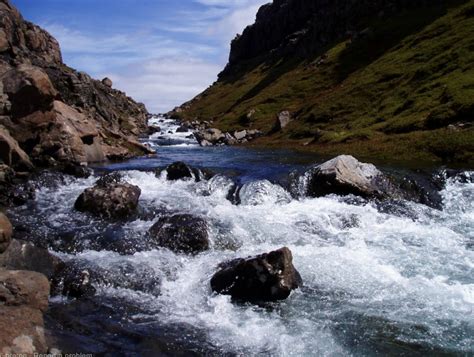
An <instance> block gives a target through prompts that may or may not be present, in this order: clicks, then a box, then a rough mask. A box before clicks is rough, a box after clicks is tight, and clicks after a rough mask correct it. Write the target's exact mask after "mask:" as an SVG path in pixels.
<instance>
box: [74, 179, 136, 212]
mask: <svg viewBox="0 0 474 357" xmlns="http://www.w3.org/2000/svg"><path fill="white" fill-rule="evenodd" d="M140 194H141V190H140V188H139V187H138V186H134V185H130V184H128V183H111V184H109V185H106V186H104V185H96V186H94V187H91V188H88V189H86V190H85V191H84V192H83V193H81V195H80V196H79V197H78V198H77V200H76V203H75V204H74V207H75V208H76V209H77V210H78V211H81V212H89V213H92V214H94V215H96V216H102V217H106V218H114V219H123V218H127V217H129V216H130V215H131V214H133V213H134V212H135V211H136V209H137V207H138V199H139V198H140Z"/></svg>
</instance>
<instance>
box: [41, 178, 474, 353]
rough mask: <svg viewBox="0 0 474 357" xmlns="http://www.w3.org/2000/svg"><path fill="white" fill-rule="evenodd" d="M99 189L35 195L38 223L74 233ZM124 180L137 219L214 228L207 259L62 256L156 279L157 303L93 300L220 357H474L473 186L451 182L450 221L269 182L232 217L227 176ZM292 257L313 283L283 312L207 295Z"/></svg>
mask: <svg viewBox="0 0 474 357" xmlns="http://www.w3.org/2000/svg"><path fill="white" fill-rule="evenodd" d="M471 176H472V174H471ZM95 179H96V178H89V179H77V180H76V179H75V180H72V179H71V180H69V181H68V182H67V183H65V184H63V185H61V186H60V187H59V188H42V189H40V190H39V191H38V193H37V200H36V205H37V210H38V212H40V214H41V215H43V216H45V217H48V221H49V224H50V226H51V227H53V228H54V227H60V226H64V225H71V226H73V225H74V224H75V223H74V222H75V217H76V218H77V217H78V216H82V214H80V213H77V212H74V209H73V205H74V201H75V199H76V198H77V197H78V195H79V194H80V193H81V192H82V191H83V190H84V189H85V188H87V187H90V186H92V185H93V184H94V181H95ZM125 179H126V181H128V182H130V183H131V184H134V185H137V186H139V187H140V189H141V190H142V194H141V197H140V205H141V206H142V207H156V208H160V210H166V211H169V212H181V213H191V214H195V215H199V216H203V217H205V218H206V219H207V220H208V222H209V227H210V228H209V229H210V239H211V249H210V250H209V251H208V252H205V253H202V254H199V255H197V256H195V257H193V256H186V255H180V254H174V253H172V252H170V251H168V250H165V249H163V250H153V251H146V252H138V253H135V254H133V255H120V254H118V253H114V252H111V251H95V250H86V251H83V252H80V253H77V254H74V255H73V254H69V255H68V254H61V256H63V257H65V258H66V259H69V260H75V261H80V262H81V264H83V265H86V266H88V267H91V269H93V268H94V267H101V268H106V269H107V268H110V269H113V268H114V267H116V266H117V265H119V266H120V265H124V264H129V265H131V266H133V267H136V268H137V269H138V268H140V269H143V268H146V269H145V274H148V275H145V276H142V277H141V278H142V279H143V278H144V279H149V280H150V279H153V280H159V281H160V288H159V291H158V292H155V293H151V292H143V291H139V290H133V289H126V288H116V287H115V288H114V287H111V286H107V285H104V286H98V287H97V288H98V293H99V294H102V295H104V296H118V297H120V298H122V299H124V300H125V301H133V303H134V304H139V305H140V306H142V307H144V308H145V310H146V313H145V315H146V317H147V318H149V319H156V320H159V321H161V322H163V323H168V322H169V323H186V324H189V325H191V326H194V327H196V328H197V329H200V330H204V331H205V332H206V335H207V337H206V338H207V339H208V340H209V341H210V342H211V343H212V344H213V345H214V346H217V347H218V348H219V349H221V350H222V351H225V352H229V353H232V354H238V355H242V356H243V355H245V356H247V355H272V356H340V355H347V356H348V355H377V354H379V353H382V354H383V352H384V351H385V350H384V349H385V348H386V349H388V350H391V349H393V351H395V352H396V354H399V353H402V352H407V353H408V354H410V353H411V352H410V351H416V346H422V347H423V348H427V349H431V350H432V351H434V353H436V351H438V350H439V351H443V352H447V353H449V352H453V353H456V354H465V355H470V354H472V353H474V348H473V341H474V340H473V333H474V313H473V309H474V274H473V273H474V251H473V247H474V183H472V182H473V181H472V180H471V182H470V183H461V182H459V181H456V180H454V179H451V180H448V182H447V185H446V188H445V189H444V190H443V191H442V196H443V200H444V204H443V205H444V209H443V210H442V211H438V210H435V209H431V208H428V207H426V206H423V205H420V204H415V203H410V202H406V203H405V204H404V206H403V210H404V212H402V213H403V214H396V213H381V212H380V211H379V210H378V209H377V207H376V206H375V204H373V203H359V204H356V203H354V202H352V201H350V200H347V199H345V198H342V197H337V196H328V197H324V198H315V199H309V198H306V199H300V200H296V199H292V198H291V196H290V194H289V193H288V192H286V191H285V190H284V189H283V188H282V187H281V186H279V185H276V184H272V183H270V182H269V181H263V180H258V181H257V182H253V183H250V184H247V185H245V186H244V188H243V189H242V190H241V203H240V204H239V205H236V204H232V203H231V202H230V201H228V200H227V199H226V196H227V194H228V192H229V190H230V189H231V186H232V182H231V181H230V180H229V179H228V178H225V177H223V176H216V177H214V178H213V179H211V180H210V181H202V182H198V183H196V182H191V181H178V182H170V181H167V180H166V179H165V178H164V177H163V176H162V177H156V176H155V174H154V173H152V172H140V171H126V172H125ZM158 218H159V217H155V218H153V219H150V220H136V221H132V222H128V223H126V224H125V226H124V228H125V231H126V232H127V235H128V236H129V237H130V239H133V237H138V236H142V235H144V234H145V233H146V231H147V230H148V229H149V228H150V227H151V226H152V225H153V223H155V222H156V221H157V220H158ZM91 222H93V221H91ZM91 229H92V228H91ZM283 246H287V247H289V248H290V249H291V251H292V252H293V257H294V265H295V267H296V268H297V269H298V271H299V272H300V273H301V276H302V278H303V281H304V287H303V288H301V289H299V290H296V291H294V292H293V293H292V294H291V296H290V297H289V298H288V299H287V300H285V301H282V302H280V303H277V304H272V305H271V306H262V307H259V306H254V305H245V304H235V303H233V302H231V300H230V298H229V297H228V296H219V295H215V294H213V293H212V292H211V290H210V286H209V280H210V278H211V277H212V274H213V273H214V272H215V271H216V266H217V265H218V264H219V263H221V262H222V261H225V260H228V259H231V258H235V257H246V256H251V255H256V254H260V253H263V252H269V251H271V250H275V249H278V248H280V247H283ZM140 318H143V316H142V315H140V316H138V315H137V316H130V319H131V320H132V321H133V320H134V319H140ZM411 348H414V350H411ZM423 351H426V350H423Z"/></svg>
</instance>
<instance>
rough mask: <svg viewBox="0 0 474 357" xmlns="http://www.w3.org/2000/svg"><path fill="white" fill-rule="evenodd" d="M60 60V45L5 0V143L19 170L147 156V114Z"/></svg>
mask: <svg viewBox="0 0 474 357" xmlns="http://www.w3.org/2000/svg"><path fill="white" fill-rule="evenodd" d="M107 84H110V83H106V84H103V83H102V82H100V81H97V80H94V79H92V78H91V77H90V76H88V75H87V74H85V73H82V72H77V71H75V70H74V69H72V68H69V67H68V66H66V65H65V64H64V63H63V62H62V58H61V51H60V47H59V44H58V42H57V41H56V40H55V39H54V38H53V37H52V36H51V35H49V34H48V33H47V32H46V31H44V30H43V29H41V28H39V27H38V26H36V25H34V24H32V23H29V22H27V21H25V20H24V19H23V18H22V16H21V14H20V13H19V12H18V11H17V10H16V9H15V8H14V7H13V6H12V5H11V4H10V3H9V1H8V0H0V146H1V151H0V154H1V159H2V161H3V162H4V163H5V164H7V165H9V166H11V167H13V168H15V169H17V170H25V169H27V170H28V169H31V168H32V167H33V166H34V165H40V166H54V165H56V164H61V163H65V162H68V163H75V164H86V163H90V162H97V161H103V160H106V159H122V158H126V157H129V156H131V155H137V154H144V153H147V152H149V151H148V149H147V148H146V147H144V146H142V145H141V144H139V143H138V141H137V137H138V135H139V134H140V133H141V132H142V131H144V130H145V128H146V119H147V111H146V108H145V106H144V105H143V104H140V103H136V102H135V101H133V100H132V99H131V98H129V97H127V96H126V95H125V94H124V93H122V92H120V91H118V90H115V89H112V88H111V87H110V86H109V85H107Z"/></svg>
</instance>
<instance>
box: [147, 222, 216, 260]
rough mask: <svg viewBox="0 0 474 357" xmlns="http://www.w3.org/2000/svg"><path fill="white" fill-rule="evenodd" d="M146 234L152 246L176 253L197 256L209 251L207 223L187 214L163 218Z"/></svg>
mask: <svg viewBox="0 0 474 357" xmlns="http://www.w3.org/2000/svg"><path fill="white" fill-rule="evenodd" d="M148 234H149V237H150V242H151V245H152V246H157V247H163V248H168V249H169V250H171V251H173V252H176V253H189V254H197V253H200V252H203V251H205V250H208V249H209V233H208V230H207V222H206V221H205V220H204V219H203V218H200V217H196V216H193V215H189V214H177V215H174V216H169V217H163V218H161V219H160V220H159V221H158V222H157V223H156V224H155V225H153V226H152V227H151V228H150V230H149V232H148Z"/></svg>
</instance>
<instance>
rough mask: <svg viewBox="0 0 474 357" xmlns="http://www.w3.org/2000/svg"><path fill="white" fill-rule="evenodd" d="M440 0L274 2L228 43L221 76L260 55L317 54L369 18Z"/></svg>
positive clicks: (359, 27)
mask: <svg viewBox="0 0 474 357" xmlns="http://www.w3.org/2000/svg"><path fill="white" fill-rule="evenodd" d="M442 2H443V1H442V0H274V1H273V3H270V4H267V5H264V6H262V7H261V8H260V10H259V11H258V13H257V17H256V22H255V24H253V25H251V26H248V27H247V28H246V29H245V30H244V31H243V33H242V35H240V36H237V37H236V38H235V39H234V40H233V41H232V44H231V52H230V56H229V64H228V65H227V67H226V69H225V70H224V71H223V73H222V74H221V76H222V75H225V74H227V73H230V72H232V71H233V69H234V68H235V67H236V66H238V65H239V64H240V63H241V62H243V61H246V60H249V59H252V58H256V57H259V56H263V55H268V54H273V55H285V54H292V55H294V54H299V55H301V56H307V55H310V54H312V53H317V52H318V51H321V50H322V49H323V48H324V47H325V46H327V45H328V44H330V43H332V42H333V41H335V40H338V39H342V38H345V37H349V36H351V33H355V32H357V31H361V30H363V29H364V25H365V26H366V24H367V23H368V20H369V19H373V18H375V17H377V16H390V14H391V13H396V12H399V11H401V10H403V9H406V8H414V7H420V6H436V5H437V4H440V3H442Z"/></svg>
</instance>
